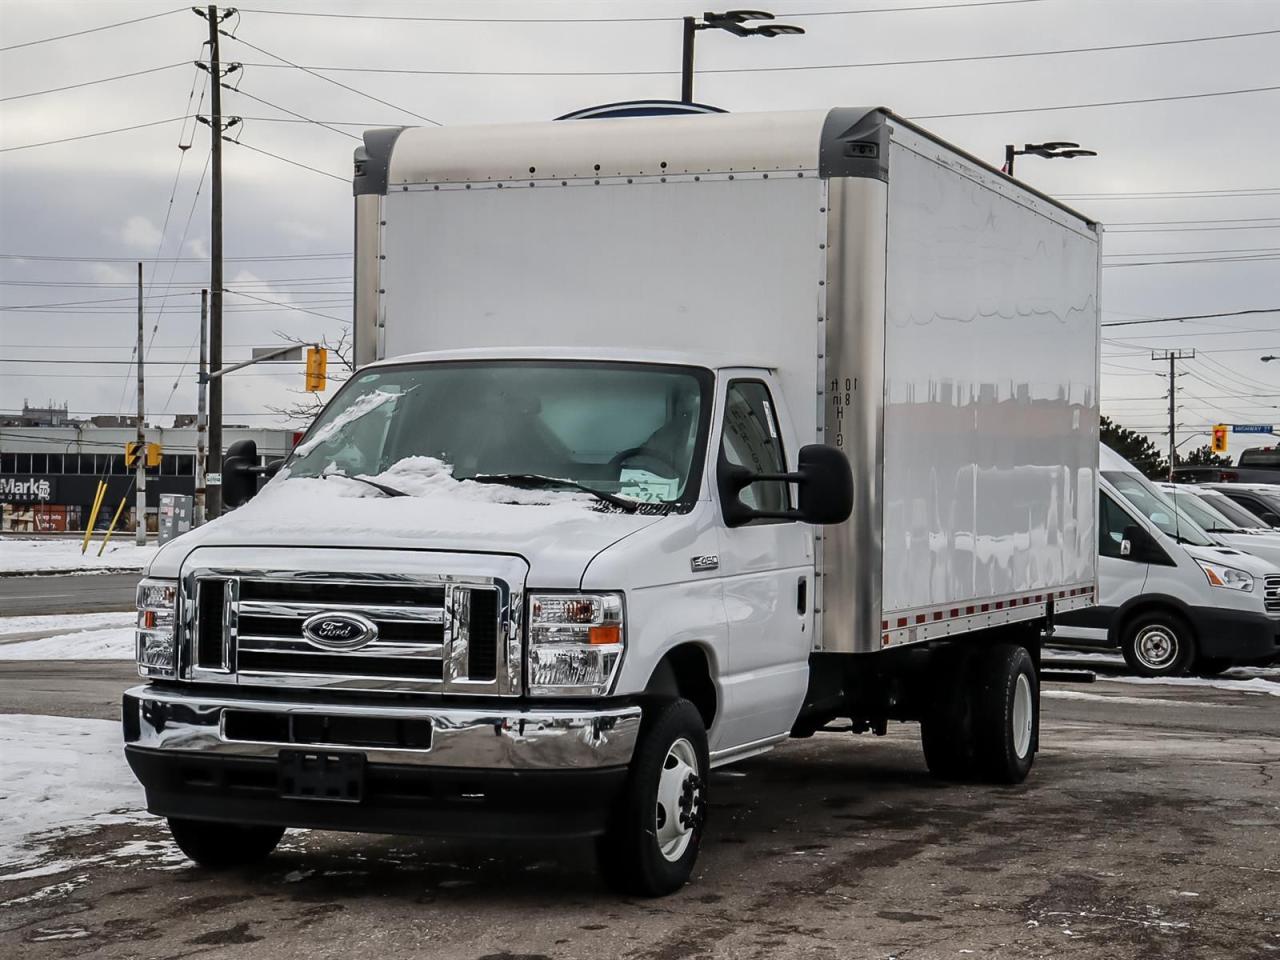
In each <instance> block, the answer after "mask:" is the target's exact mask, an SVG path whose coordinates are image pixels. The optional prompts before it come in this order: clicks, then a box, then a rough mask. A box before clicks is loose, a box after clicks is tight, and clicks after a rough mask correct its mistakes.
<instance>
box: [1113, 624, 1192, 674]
mask: <svg viewBox="0 0 1280 960" xmlns="http://www.w3.org/2000/svg"><path fill="white" fill-rule="evenodd" d="M1120 648H1121V651H1122V652H1123V653H1124V661H1125V663H1127V664H1128V665H1129V669H1130V670H1132V671H1133V672H1134V673H1136V674H1137V675H1138V676H1140V677H1176V676H1179V675H1181V674H1182V673H1184V672H1185V671H1186V668H1187V665H1188V664H1190V663H1192V662H1194V661H1195V644H1194V642H1193V641H1192V639H1191V628H1190V627H1189V626H1188V625H1187V624H1186V622H1185V621H1184V620H1182V618H1181V617H1178V616H1175V615H1174V614H1172V613H1164V612H1162V611H1153V612H1151V613H1143V614H1139V615H1138V616H1136V617H1134V618H1133V620H1131V621H1130V622H1129V624H1128V625H1127V626H1126V627H1125V632H1124V638H1123V640H1121V643H1120Z"/></svg>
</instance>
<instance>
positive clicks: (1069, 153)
mask: <svg viewBox="0 0 1280 960" xmlns="http://www.w3.org/2000/svg"><path fill="white" fill-rule="evenodd" d="M1097 155H1098V151H1097V150H1060V151H1058V152H1057V153H1055V154H1053V156H1055V157H1066V158H1067V159H1068V160H1070V159H1071V158H1072V157H1096V156H1097Z"/></svg>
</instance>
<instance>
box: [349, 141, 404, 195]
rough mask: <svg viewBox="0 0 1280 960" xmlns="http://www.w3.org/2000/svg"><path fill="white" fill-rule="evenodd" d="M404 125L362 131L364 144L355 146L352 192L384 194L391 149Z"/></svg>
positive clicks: (358, 193) (389, 167) (356, 193)
mask: <svg viewBox="0 0 1280 960" xmlns="http://www.w3.org/2000/svg"><path fill="white" fill-rule="evenodd" d="M403 130H404V127H380V128H378V129H376V130H366V131H365V132H364V146H362V147H356V155H355V176H354V178H353V179H352V187H353V191H352V192H353V193H354V194H355V196H357V197H358V196H360V195H361V194H366V193H377V194H383V195H385V194H386V192H387V176H388V174H389V172H390V170H391V150H392V148H393V147H394V146H395V145H396V138H397V137H399V136H400V134H401V132H403Z"/></svg>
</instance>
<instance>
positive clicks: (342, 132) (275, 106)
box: [223, 83, 364, 159]
mask: <svg viewBox="0 0 1280 960" xmlns="http://www.w3.org/2000/svg"><path fill="white" fill-rule="evenodd" d="M223 88H224V89H227V90H230V91H231V92H232V93H236V94H239V95H240V96H242V97H248V98H249V99H250V100H254V101H256V102H258V103H261V104H263V105H264V106H268V107H271V108H272V109H274V110H280V111H282V112H284V113H287V114H290V115H291V116H294V117H297V118H298V119H300V120H305V121H306V122H307V123H313V124H315V125H316V126H318V127H323V128H324V129H326V130H332V131H333V132H334V133H337V134H340V135H341V136H344V137H350V138H351V139H352V140H358V141H360V142H362V143H363V142H364V141H363V138H361V137H357V136H356V135H355V134H354V133H347V131H345V130H339V129H338V128H337V127H331V126H329V124H327V123H324V122H322V121H320V120H312V119H311V118H310V117H305V116H303V115H302V114H300V113H298V112H297V111H295V110H290V109H289V108H288V107H282V106H280V104H278V103H272V102H271V101H270V100H263V99H262V98H261V97H256V96H254V95H253V94H252V93H249V92H248V91H247V90H241V89H240V88H239V87H231V86H228V85H227V84H225V83H224V84H223ZM233 142H238V141H233ZM277 159H280V158H277Z"/></svg>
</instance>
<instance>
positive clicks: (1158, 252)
mask: <svg viewBox="0 0 1280 960" xmlns="http://www.w3.org/2000/svg"><path fill="white" fill-rule="evenodd" d="M1214 253H1280V247H1226V248H1221V249H1217V250H1151V251H1146V252H1143V251H1136V250H1135V251H1134V252H1133V253H1107V254H1103V256H1106V257H1168V256H1178V257H1180V256H1183V255H1187V254H1214Z"/></svg>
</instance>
